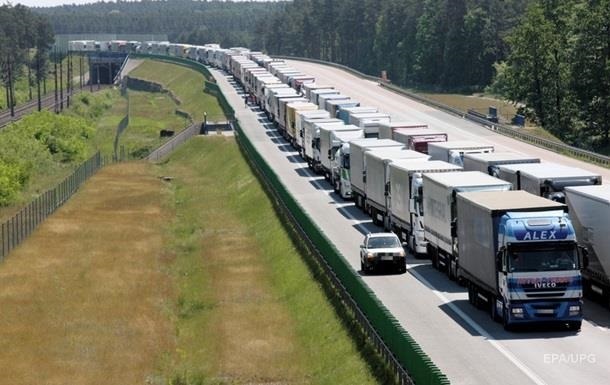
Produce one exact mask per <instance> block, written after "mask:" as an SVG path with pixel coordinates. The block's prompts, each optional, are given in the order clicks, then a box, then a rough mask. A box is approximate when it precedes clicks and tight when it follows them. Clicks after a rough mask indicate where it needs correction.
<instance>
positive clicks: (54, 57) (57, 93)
mask: <svg viewBox="0 0 610 385" xmlns="http://www.w3.org/2000/svg"><path fill="white" fill-rule="evenodd" d="M53 66H54V68H55V70H54V71H53V75H54V78H55V113H56V114H59V86H58V84H57V50H55V52H54V55H53Z"/></svg>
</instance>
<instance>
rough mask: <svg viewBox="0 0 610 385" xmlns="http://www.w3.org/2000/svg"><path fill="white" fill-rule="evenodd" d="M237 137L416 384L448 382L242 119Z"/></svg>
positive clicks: (237, 126)
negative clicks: (295, 192)
mask: <svg viewBox="0 0 610 385" xmlns="http://www.w3.org/2000/svg"><path fill="white" fill-rule="evenodd" d="M234 128H235V131H236V132H237V139H238V142H239V144H240V146H242V148H243V149H244V151H245V153H246V154H247V155H248V156H247V158H248V161H249V162H252V163H253V164H254V166H255V168H256V169H258V170H260V172H261V173H262V176H263V178H264V179H265V180H266V181H267V182H268V184H269V185H270V186H271V187H272V188H273V190H274V191H275V192H276V194H277V196H278V197H279V199H281V201H282V203H283V204H284V205H285V207H286V208H287V209H288V211H289V212H290V214H291V215H292V217H293V218H294V221H295V225H296V226H298V227H300V228H301V230H302V231H303V233H304V234H305V235H306V236H307V238H308V239H309V241H310V242H311V243H312V244H313V245H314V246H315V248H316V249H317V251H318V252H319V254H321V255H322V256H323V258H324V259H325V261H326V262H327V263H328V265H329V266H330V268H331V269H332V271H333V273H334V274H335V275H336V276H337V278H338V279H339V281H340V282H341V284H342V286H343V287H344V288H345V289H346V290H347V292H348V293H349V295H350V297H351V298H352V299H353V300H354V301H355V303H356V304H357V305H358V307H359V309H360V310H361V311H362V313H363V314H364V315H365V316H366V318H367V319H368V320H369V322H370V323H371V325H372V326H373V327H374V329H375V331H376V333H377V334H378V335H379V337H380V338H381V339H382V341H383V343H384V344H385V346H387V348H388V349H389V350H390V351H391V353H392V354H393V356H394V357H395V359H396V360H397V361H398V362H399V363H400V364H401V365H402V367H404V368H405V369H406V370H407V371H408V373H409V376H410V377H411V378H412V380H413V382H415V383H416V384H421V385H423V384H429V385H445V384H449V380H448V379H447V377H446V376H445V375H444V374H443V373H442V372H441V371H440V369H439V368H438V367H437V366H436V365H435V364H434V363H433V362H432V360H431V359H430V358H429V357H428V355H427V354H426V353H425V352H424V351H423V350H422V349H421V347H420V346H419V345H418V344H417V342H415V340H414V339H413V338H412V337H411V336H410V335H409V333H408V332H407V331H406V330H404V328H402V326H401V325H400V323H399V322H398V320H397V319H396V318H395V317H394V316H393V315H392V314H391V313H390V311H389V310H388V309H387V308H386V307H385V306H384V305H383V304H382V303H381V302H380V301H379V299H378V298H377V296H376V295H375V294H374V293H373V292H372V291H371V290H370V289H369V288H368V286H367V285H366V284H365V283H364V281H363V280H362V278H360V276H358V275H357V274H356V273H355V272H354V270H353V269H352V267H351V266H350V265H349V263H348V262H347V261H346V260H345V258H344V257H343V255H342V254H341V253H340V252H339V251H338V250H337V249H336V247H335V245H334V244H333V243H332V242H331V241H330V240H329V239H328V238H327V237H326V236H325V235H324V233H323V231H322V230H321V229H320V228H319V227H318V226H317V225H316V223H315V222H314V221H313V219H312V218H311V217H310V216H309V215H307V214H306V213H305V211H304V210H303V208H302V207H301V206H300V205H299V203H298V202H297V201H296V200H295V199H294V197H293V196H292V195H291V194H290V192H288V190H287V189H286V187H285V186H284V184H283V183H282V182H281V180H280V179H279V177H278V176H277V174H276V173H275V172H274V171H273V169H272V168H271V167H270V166H269V165H268V164H267V162H266V161H265V160H264V159H263V157H262V156H261V155H260V154H259V153H258V151H256V148H255V147H254V146H253V145H252V143H251V142H250V139H248V136H247V135H246V134H245V133H244V132H243V130H242V129H241V127H240V126H239V123H237V122H236V123H235V125H234Z"/></svg>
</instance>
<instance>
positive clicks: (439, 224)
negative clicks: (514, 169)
mask: <svg viewBox="0 0 610 385" xmlns="http://www.w3.org/2000/svg"><path fill="white" fill-rule="evenodd" d="M422 188H423V193H424V213H425V215H426V221H425V222H424V236H425V238H426V240H427V241H428V246H427V252H428V256H429V257H430V259H431V260H432V265H433V266H434V267H435V268H437V269H439V270H442V271H445V272H446V273H447V275H448V276H449V278H450V279H456V278H457V273H458V266H459V262H458V253H457V251H458V249H457V247H458V242H457V241H458V239H457V232H456V223H457V209H456V207H457V206H456V204H457V203H456V202H457V200H456V196H457V194H458V193H461V192H468V191H508V190H510V189H511V188H512V185H511V184H510V183H509V182H506V181H503V180H500V179H498V178H494V177H493V176H490V175H488V174H484V173H482V172H479V171H463V172H441V173H428V174H423V184H422Z"/></svg>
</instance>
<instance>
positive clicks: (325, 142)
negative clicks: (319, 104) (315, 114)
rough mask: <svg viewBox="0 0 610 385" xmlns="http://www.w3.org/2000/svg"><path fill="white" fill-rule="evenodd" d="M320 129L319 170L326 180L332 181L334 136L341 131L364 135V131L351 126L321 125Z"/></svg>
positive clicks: (340, 124) (340, 123) (341, 123)
mask: <svg viewBox="0 0 610 385" xmlns="http://www.w3.org/2000/svg"><path fill="white" fill-rule="evenodd" d="M319 129H320V163H319V168H320V170H321V172H322V174H323V175H324V178H325V179H326V180H330V177H331V173H332V165H331V159H332V155H333V139H334V134H335V133H337V132H340V131H355V132H357V133H358V134H359V135H360V134H362V129H360V128H358V127H356V126H352V125H349V124H343V122H339V123H338V124H335V123H330V124H321V125H320V126H319Z"/></svg>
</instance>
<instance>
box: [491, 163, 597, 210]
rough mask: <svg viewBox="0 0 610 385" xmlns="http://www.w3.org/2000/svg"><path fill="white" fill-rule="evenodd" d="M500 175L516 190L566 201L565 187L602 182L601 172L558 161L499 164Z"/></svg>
mask: <svg viewBox="0 0 610 385" xmlns="http://www.w3.org/2000/svg"><path fill="white" fill-rule="evenodd" d="M498 177H499V178H500V179H504V180H505V181H508V182H510V183H512V184H513V186H514V188H515V190H525V191H527V192H529V193H532V194H534V195H539V196H541V197H544V198H547V199H551V200H554V201H557V202H565V193H564V188H565V187H568V186H593V185H599V184H601V183H602V177H601V175H599V174H596V173H593V172H590V171H587V170H583V169H580V168H577V167H569V166H564V165H561V164H556V163H547V162H543V163H521V164H506V165H503V166H499V168H498Z"/></svg>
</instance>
